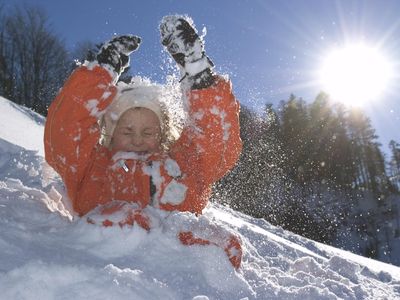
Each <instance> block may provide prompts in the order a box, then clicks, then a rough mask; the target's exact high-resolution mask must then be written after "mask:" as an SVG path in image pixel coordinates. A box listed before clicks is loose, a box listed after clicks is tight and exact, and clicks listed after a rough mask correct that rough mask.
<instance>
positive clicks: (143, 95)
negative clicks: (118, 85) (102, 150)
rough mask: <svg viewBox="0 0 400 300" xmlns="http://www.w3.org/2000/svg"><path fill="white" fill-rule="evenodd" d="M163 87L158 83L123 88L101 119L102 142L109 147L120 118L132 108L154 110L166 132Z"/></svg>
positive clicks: (162, 129)
mask: <svg viewBox="0 0 400 300" xmlns="http://www.w3.org/2000/svg"><path fill="white" fill-rule="evenodd" d="M161 97H162V88H161V87H159V86H156V85H151V86H136V87H129V88H125V89H123V90H121V91H120V92H119V94H118V95H117V97H116V98H115V99H114V100H113V102H111V104H110V105H109V106H108V107H107V109H106V112H105V114H104V115H103V117H102V119H101V120H100V127H101V135H102V137H101V141H100V142H101V144H102V145H103V146H105V147H107V148H108V147H109V146H110V143H111V138H112V136H113V134H114V130H115V127H116V126H117V123H118V120H119V118H120V117H121V116H122V115H123V113H124V112H126V111H127V110H129V109H131V108H136V107H143V108H147V109H150V110H151V111H152V112H154V113H155V114H156V115H157V117H158V120H159V121H160V126H161V132H162V133H163V134H165V127H166V124H165V122H166V116H165V111H164V109H163V108H162V105H161V102H160V100H161V99H160V98H161Z"/></svg>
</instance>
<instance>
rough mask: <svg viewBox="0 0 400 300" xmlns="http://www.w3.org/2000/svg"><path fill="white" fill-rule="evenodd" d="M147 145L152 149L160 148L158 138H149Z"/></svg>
mask: <svg viewBox="0 0 400 300" xmlns="http://www.w3.org/2000/svg"><path fill="white" fill-rule="evenodd" d="M147 146H148V147H149V148H150V149H152V150H158V149H160V148H161V142H160V140H151V141H148V142H147Z"/></svg>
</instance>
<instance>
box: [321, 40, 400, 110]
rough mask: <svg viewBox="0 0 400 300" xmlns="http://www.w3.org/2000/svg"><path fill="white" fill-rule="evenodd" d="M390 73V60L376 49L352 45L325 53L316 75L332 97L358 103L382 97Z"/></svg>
mask: <svg viewBox="0 0 400 300" xmlns="http://www.w3.org/2000/svg"><path fill="white" fill-rule="evenodd" d="M392 75H393V74H392V66H391V64H390V62H389V61H388V60H387V59H386V58H385V57H384V56H383V55H382V54H381V53H380V52H379V51H378V50H377V49H375V48H372V47H368V46H366V45H363V44H355V45H349V46H347V47H343V48H339V49H335V50H333V51H331V52H330V53H329V54H328V55H326V57H325V59H324V61H323V64H322V67H321V70H320V75H319V78H320V81H321V84H322V89H323V90H324V91H325V92H327V93H328V94H329V95H330V96H331V98H332V99H333V100H335V101H339V102H343V103H345V104H349V105H356V106H360V105H363V104H366V103H369V102H370V101H373V100H377V99H378V98H379V97H380V96H382V94H383V93H384V92H385V90H386V89H387V88H388V86H389V82H390V79H391V77H392Z"/></svg>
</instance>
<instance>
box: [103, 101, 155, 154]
mask: <svg viewBox="0 0 400 300" xmlns="http://www.w3.org/2000/svg"><path fill="white" fill-rule="evenodd" d="M110 148H111V150H112V151H115V152H117V151H124V152H136V153H138V154H148V153H155V152H159V151H160V149H161V128H160V121H159V119H158V117H157V115H156V114H155V113H154V112H153V111H151V110H150V109H147V108H143V107H140V108H132V109H129V110H127V111H126V112H124V113H123V114H122V116H121V117H120V119H119V120H118V123H117V126H116V127H115V130H114V134H113V137H112V139H111V145H110Z"/></svg>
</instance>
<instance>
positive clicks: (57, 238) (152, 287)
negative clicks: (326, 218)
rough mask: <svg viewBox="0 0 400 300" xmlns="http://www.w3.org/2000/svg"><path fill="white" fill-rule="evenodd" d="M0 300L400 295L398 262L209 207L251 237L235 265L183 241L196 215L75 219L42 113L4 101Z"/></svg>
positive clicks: (209, 215)
mask: <svg viewBox="0 0 400 300" xmlns="http://www.w3.org/2000/svg"><path fill="white" fill-rule="evenodd" d="M0 113H1V116H2V117H1V121H0V291H1V296H0V298H2V299H88V298H90V299H124V298H125V299H146V300H148V299H194V300H205V299H398V298H400V268H398V267H394V266H391V265H388V264H384V263H380V262H377V261H374V260H370V259H367V258H363V257H360V256H357V255H354V254H351V253H349V252H346V251H342V250H339V249H335V248H332V247H329V246H326V245H322V244H319V243H316V242H313V241H311V240H307V239H305V238H302V237H300V236H297V235H294V234H292V233H290V232H287V231H284V230H282V229H281V228H277V227H274V226H272V225H270V224H269V223H267V222H265V221H263V220H260V219H254V218H251V217H249V216H246V215H243V214H240V213H238V212H235V211H232V210H230V209H229V208H226V207H223V206H220V205H217V204H210V205H209V207H208V208H207V209H206V211H205V213H204V215H203V216H202V217H201V218H202V219H201V220H202V221H203V222H208V221H212V222H215V223H217V224H219V225H220V226H222V227H225V228H227V229H229V230H233V231H235V232H236V233H237V234H238V235H239V236H240V237H241V239H242V241H243V248H244V259H243V263H242V268H241V269H240V270H239V271H238V272H236V271H235V270H233V268H232V266H231V264H230V262H229V260H228V259H227V257H226V255H225V253H224V252H223V250H222V249H220V248H217V247H214V246H191V247H187V246H183V245H181V243H180V242H179V240H178V238H177V236H176V232H177V231H176V230H175V228H179V227H180V226H183V225H184V224H185V223H187V222H190V221H191V219H192V218H194V217H193V216H190V215H188V214H179V213H168V214H167V213H165V212H159V211H157V210H155V209H151V208H150V210H151V212H152V214H153V216H154V217H155V218H157V219H158V221H159V224H158V225H157V226H156V227H155V228H153V229H151V231H150V232H147V231H145V230H143V229H141V228H140V227H136V226H133V227H125V228H123V229H120V228H119V227H107V228H105V227H98V226H95V225H92V224H88V223H87V222H86V221H85V220H80V219H79V218H76V217H73V216H72V215H71V214H70V213H69V211H68V210H67V209H66V207H65V203H64V202H63V201H62V183H61V182H60V179H59V178H58V177H57V176H56V175H55V174H54V173H52V172H51V170H50V169H49V167H48V166H46V164H44V161H43V145H42V136H43V122H44V119H43V118H42V117H40V116H38V115H36V114H35V113H33V112H32V111H30V110H27V109H25V108H21V107H19V106H17V105H15V104H12V103H11V102H9V101H8V100H6V99H4V98H0Z"/></svg>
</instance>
